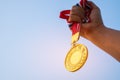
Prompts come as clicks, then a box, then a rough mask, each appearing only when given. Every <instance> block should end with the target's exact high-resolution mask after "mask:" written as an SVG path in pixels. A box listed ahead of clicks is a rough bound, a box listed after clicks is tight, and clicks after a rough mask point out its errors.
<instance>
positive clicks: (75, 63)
mask: <svg viewBox="0 0 120 80" xmlns="http://www.w3.org/2000/svg"><path fill="white" fill-rule="evenodd" d="M87 57H88V50H87V47H85V46H84V45H83V44H75V45H74V46H73V47H72V48H71V49H70V51H69V52H68V54H67V56H66V58H65V67H66V69H67V70H68V71H70V72H75V71H77V70H79V69H80V68H81V67H82V66H83V65H84V64H85V62H86V60H87Z"/></svg>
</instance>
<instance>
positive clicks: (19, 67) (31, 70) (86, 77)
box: [0, 0, 120, 80]
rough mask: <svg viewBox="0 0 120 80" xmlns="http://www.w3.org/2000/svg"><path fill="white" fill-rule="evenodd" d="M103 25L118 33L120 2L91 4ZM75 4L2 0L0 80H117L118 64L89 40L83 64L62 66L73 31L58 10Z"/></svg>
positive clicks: (59, 0) (73, 1) (72, 1)
mask: <svg viewBox="0 0 120 80" xmlns="http://www.w3.org/2000/svg"><path fill="white" fill-rule="evenodd" d="M92 1H93V2H94V3H96V4H97V5H98V6H99V7H100V9H101V14H102V17H103V21H104V24H105V25H106V26H107V27H110V28H113V29H117V30H120V27H119V26H120V22H119V21H120V18H119V17H120V15H119V14H120V9H119V7H120V4H119V3H120V1H119V0H109V1H108V0H92ZM77 2H79V0H69V1H68V0H0V80H93V79H94V80H120V75H119V74H120V63H119V62H118V61H116V60H115V59H114V58H112V57H111V56H109V55H108V54H107V53H106V52H104V51H103V50H101V49H99V48H98V47H96V46H95V45H94V44H92V43H91V42H90V41H88V40H86V39H84V38H81V39H80V40H79V43H82V44H85V45H86V46H87V47H88V50H89V56H88V60H87V62H86V64H85V65H84V66H83V67H82V68H81V69H80V70H79V71H77V72H75V73H71V72H68V71H66V69H65V67H64V59H65V56H66V54H67V52H68V50H69V49H70V47H71V45H70V41H71V32H70V30H69V29H68V26H67V24H66V22H65V21H64V20H62V19H60V18H59V12H60V11H61V10H64V9H71V7H72V5H74V4H76V3H77Z"/></svg>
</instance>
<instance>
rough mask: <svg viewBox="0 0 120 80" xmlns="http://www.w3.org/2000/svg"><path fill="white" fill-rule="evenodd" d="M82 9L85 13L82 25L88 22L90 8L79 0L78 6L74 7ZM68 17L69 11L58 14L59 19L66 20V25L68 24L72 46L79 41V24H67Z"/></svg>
mask: <svg viewBox="0 0 120 80" xmlns="http://www.w3.org/2000/svg"><path fill="white" fill-rule="evenodd" d="M80 5H81V7H82V8H83V9H84V11H85V19H84V20H82V21H83V23H86V22H90V18H89V15H90V13H91V9H92V8H91V6H90V5H89V4H88V3H87V0H81V1H80V2H79V4H77V5H76V6H80ZM69 15H70V10H63V11H61V12H60V18H62V19H66V21H67V23H69V27H70V30H71V31H72V44H73V43H76V42H77V41H78V40H79V37H80V27H81V26H80V24H79V23H77V22H69V21H68V19H69Z"/></svg>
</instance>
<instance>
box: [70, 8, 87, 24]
mask: <svg viewBox="0 0 120 80" xmlns="http://www.w3.org/2000/svg"><path fill="white" fill-rule="evenodd" d="M84 13H85V12H84V10H83V9H82V8H81V7H80V6H73V7H72V9H71V12H70V17H69V21H70V22H79V23H80V22H81V20H82V19H84Z"/></svg>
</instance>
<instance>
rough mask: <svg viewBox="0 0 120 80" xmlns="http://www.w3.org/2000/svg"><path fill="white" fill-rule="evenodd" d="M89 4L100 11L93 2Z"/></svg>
mask: <svg viewBox="0 0 120 80" xmlns="http://www.w3.org/2000/svg"><path fill="white" fill-rule="evenodd" d="M88 4H90V5H91V6H92V8H93V9H99V8H98V7H97V5H95V4H94V3H93V2H92V1H88Z"/></svg>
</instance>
